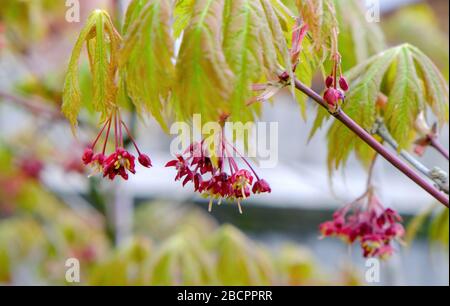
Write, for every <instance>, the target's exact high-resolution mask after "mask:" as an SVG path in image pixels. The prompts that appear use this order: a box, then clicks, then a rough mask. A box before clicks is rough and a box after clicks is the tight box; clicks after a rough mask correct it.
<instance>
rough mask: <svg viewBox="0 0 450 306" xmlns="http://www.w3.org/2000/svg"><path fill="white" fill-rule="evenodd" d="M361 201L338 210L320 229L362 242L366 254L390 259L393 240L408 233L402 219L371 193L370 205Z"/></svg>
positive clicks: (368, 198) (329, 235) (369, 196)
mask: <svg viewBox="0 0 450 306" xmlns="http://www.w3.org/2000/svg"><path fill="white" fill-rule="evenodd" d="M363 199H364V198H363ZM360 201H361V200H359V201H356V202H354V203H351V204H348V205H346V206H344V207H343V208H342V209H340V210H338V211H336V212H335V213H334V214H333V220H332V221H327V222H324V223H322V224H321V225H320V232H321V233H322V236H323V237H331V236H333V237H339V238H342V239H343V240H344V241H345V242H347V243H350V244H353V243H354V242H355V241H359V243H360V245H361V248H362V250H363V255H364V257H379V258H383V259H384V258H388V257H389V256H391V255H392V253H393V252H394V249H393V247H392V243H391V242H392V241H393V240H395V239H400V238H401V237H402V236H403V235H404V233H405V230H404V228H403V226H402V225H401V224H400V222H401V221H402V218H401V217H400V215H399V214H398V213H397V212H396V211H394V210H392V209H390V208H387V209H385V208H384V207H383V206H382V204H381V203H380V202H379V200H378V198H377V197H376V196H375V195H373V194H372V193H369V194H368V195H367V205H365V204H366V203H361V202H360Z"/></svg>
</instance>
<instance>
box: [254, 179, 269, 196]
mask: <svg viewBox="0 0 450 306" xmlns="http://www.w3.org/2000/svg"><path fill="white" fill-rule="evenodd" d="M252 191H253V193H264V192H268V193H270V192H271V191H272V189H271V188H270V185H269V183H267V182H266V181H265V180H258V181H256V182H255V184H254V185H253V188H252Z"/></svg>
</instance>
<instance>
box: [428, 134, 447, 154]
mask: <svg viewBox="0 0 450 306" xmlns="http://www.w3.org/2000/svg"><path fill="white" fill-rule="evenodd" d="M430 145H431V146H432V147H433V148H435V149H436V151H438V152H439V153H440V154H442V156H444V157H445V158H446V159H447V160H448V151H447V150H446V149H445V148H444V147H443V146H442V145H441V144H440V143H439V141H438V140H437V139H436V137H430Z"/></svg>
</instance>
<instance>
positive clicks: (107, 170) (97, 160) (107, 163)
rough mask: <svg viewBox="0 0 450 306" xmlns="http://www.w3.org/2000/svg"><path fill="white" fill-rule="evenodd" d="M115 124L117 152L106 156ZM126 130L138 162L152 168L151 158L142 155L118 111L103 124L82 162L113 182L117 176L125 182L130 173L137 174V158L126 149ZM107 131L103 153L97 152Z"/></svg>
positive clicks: (86, 150)
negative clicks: (99, 141)
mask: <svg viewBox="0 0 450 306" xmlns="http://www.w3.org/2000/svg"><path fill="white" fill-rule="evenodd" d="M112 124H114V128H113V129H114V143H115V151H114V152H113V153H111V154H110V155H106V145H107V143H108V139H109V134H110V132H111V125H112ZM122 127H123V128H124V129H125V131H126V133H127V134H128V137H129V139H130V140H131V142H132V143H133V145H134V147H135V148H136V151H137V153H138V161H139V163H140V164H141V165H142V166H144V167H147V168H150V167H151V166H152V163H151V160H150V158H149V157H148V156H147V155H145V154H143V153H141V151H140V150H139V148H138V146H137V144H136V142H135V141H134V138H133V137H132V136H131V133H130V131H129V129H128V127H127V126H126V124H125V122H123V121H122V119H121V117H120V113H119V111H118V110H114V111H113V112H112V113H111V115H110V116H109V118H108V119H107V120H106V122H105V123H104V124H103V127H102V129H101V130H100V132H99V133H98V135H97V137H96V138H95V140H94V142H93V143H92V145H90V146H89V147H87V148H86V149H85V150H84V153H83V156H82V161H83V163H84V164H85V165H90V166H92V167H94V168H95V172H101V173H103V177H108V178H109V179H111V180H113V179H114V178H115V177H116V176H117V175H120V176H121V177H122V178H123V179H124V180H127V179H128V172H130V173H133V174H135V173H136V170H135V159H136V158H135V156H134V155H133V154H131V153H130V152H129V151H127V150H126V149H124V142H123V130H122ZM105 129H106V134H105V137H104V143H103V147H102V151H100V152H96V151H95V147H96V145H97V143H98V140H99V139H100V137H101V136H102V135H103V132H104V131H105Z"/></svg>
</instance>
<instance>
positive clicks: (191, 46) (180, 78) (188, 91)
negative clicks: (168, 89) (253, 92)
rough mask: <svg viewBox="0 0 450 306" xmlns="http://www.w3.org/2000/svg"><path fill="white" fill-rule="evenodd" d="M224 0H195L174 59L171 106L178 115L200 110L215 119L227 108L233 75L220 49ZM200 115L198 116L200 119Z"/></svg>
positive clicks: (210, 119)
mask: <svg viewBox="0 0 450 306" xmlns="http://www.w3.org/2000/svg"><path fill="white" fill-rule="evenodd" d="M223 10H224V0H197V1H195V4H194V6H193V11H192V16H191V19H190V21H189V24H188V25H187V27H186V28H185V30H184V34H183V40H182V43H181V47H180V52H179V56H178V59H177V63H176V86H175V92H174V95H175V97H174V99H173V101H174V109H175V113H176V114H177V116H178V117H179V118H184V119H187V118H189V117H190V116H191V115H192V114H195V113H200V114H202V116H203V118H205V120H208V121H217V120H218V118H219V116H220V112H227V111H228V112H229V105H228V104H227V103H226V101H227V100H228V99H229V98H230V95H231V92H232V90H233V89H232V88H233V84H234V75H233V72H232V71H231V69H230V67H229V65H228V63H227V62H226V58H225V55H224V52H223V50H222V32H221V26H222V12H223ZM203 118H202V119H203Z"/></svg>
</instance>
